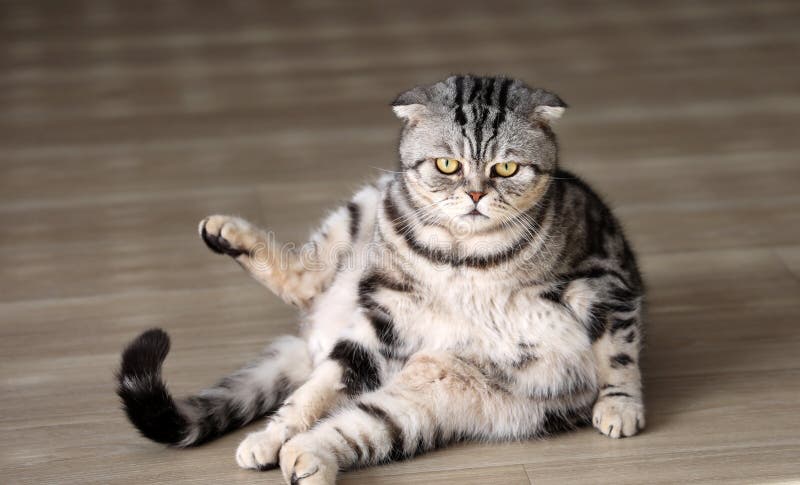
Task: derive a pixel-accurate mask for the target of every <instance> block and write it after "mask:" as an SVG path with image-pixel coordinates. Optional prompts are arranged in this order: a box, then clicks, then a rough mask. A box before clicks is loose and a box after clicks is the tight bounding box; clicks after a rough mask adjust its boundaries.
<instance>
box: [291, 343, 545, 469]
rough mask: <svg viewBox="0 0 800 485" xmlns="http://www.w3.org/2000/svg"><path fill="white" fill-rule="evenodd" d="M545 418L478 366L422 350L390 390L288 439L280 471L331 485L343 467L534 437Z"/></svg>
mask: <svg viewBox="0 0 800 485" xmlns="http://www.w3.org/2000/svg"><path fill="white" fill-rule="evenodd" d="M542 419H543V412H542V409H541V408H537V407H536V404H535V403H533V401H532V400H531V399H530V398H527V397H525V398H518V397H516V396H514V395H512V394H511V393H509V392H507V391H503V390H499V389H497V388H496V387H495V386H492V385H491V383H490V382H489V381H488V380H487V378H486V376H484V375H483V374H482V373H481V372H480V370H479V369H478V368H477V367H475V366H474V365H471V364H469V363H467V362H465V361H462V360H461V359H458V358H457V357H454V356H452V355H449V354H445V353H421V354H417V355H415V356H413V357H412V358H411V359H410V360H409V361H408V363H407V364H406V365H405V367H403V369H402V370H401V371H400V372H399V373H398V374H397V375H396V376H395V377H394V378H393V379H392V380H391V381H389V382H388V383H387V384H386V385H385V386H384V387H382V388H380V389H378V390H376V391H374V392H369V393H365V394H363V395H361V396H359V397H358V398H356V399H355V400H353V402H352V403H351V404H349V405H346V406H344V407H343V408H342V409H341V410H339V411H337V412H336V413H334V414H333V415H331V416H330V417H328V418H326V419H324V420H321V421H320V422H319V423H317V425H315V426H314V427H313V428H312V429H311V430H310V431H308V432H305V433H301V434H298V435H296V436H295V437H293V438H292V439H290V440H289V441H288V442H286V444H284V446H283V447H282V448H281V451H280V466H281V470H282V472H283V476H284V478H285V480H286V482H287V483H291V484H299V485H322V484H325V485H329V484H332V483H335V479H336V475H337V472H338V470H340V469H341V470H345V469H348V468H352V467H356V466H364V465H375V464H378V463H382V462H386V461H390V460H398V459H402V458H406V457H410V456H413V455H416V454H418V453H421V452H424V451H426V450H430V449H432V448H435V447H437V446H441V445H442V444H444V443H446V442H448V441H452V440H455V439H458V438H478V439H519V438H522V437H526V436H530V435H532V434H535V432H536V430H537V429H538V427H539V426H540V425H541V422H542Z"/></svg>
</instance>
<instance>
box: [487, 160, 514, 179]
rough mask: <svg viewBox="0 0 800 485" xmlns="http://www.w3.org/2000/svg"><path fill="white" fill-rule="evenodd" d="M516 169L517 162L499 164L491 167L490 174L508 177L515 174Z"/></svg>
mask: <svg viewBox="0 0 800 485" xmlns="http://www.w3.org/2000/svg"><path fill="white" fill-rule="evenodd" d="M518 168H519V165H517V162H501V163H495V164H494V165H493V166H492V172H494V173H495V174H496V175H499V176H501V177H510V176H512V175H514V174H515V173H517V169H518Z"/></svg>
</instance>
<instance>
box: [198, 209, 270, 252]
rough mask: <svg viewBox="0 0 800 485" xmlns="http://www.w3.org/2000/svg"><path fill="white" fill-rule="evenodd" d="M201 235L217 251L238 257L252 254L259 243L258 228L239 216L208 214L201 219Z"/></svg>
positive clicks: (207, 244) (210, 247)
mask: <svg viewBox="0 0 800 485" xmlns="http://www.w3.org/2000/svg"><path fill="white" fill-rule="evenodd" d="M199 232H200V237H201V238H202V239H203V242H205V243H206V246H208V248H209V249H210V250H212V251H214V252H215V253H218V254H227V255H228V256H230V257H232V258H237V257H239V256H241V255H243V254H250V253H251V252H252V251H253V250H254V248H255V246H256V245H257V244H258V241H259V239H258V230H257V229H255V228H254V227H253V226H252V225H251V224H250V223H249V222H247V221H245V220H244V219H241V218H239V217H232V216H220V215H214V216H208V217H206V218H205V219H203V220H202V221H200V227H199Z"/></svg>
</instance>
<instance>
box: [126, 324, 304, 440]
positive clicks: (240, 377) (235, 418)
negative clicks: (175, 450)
mask: <svg viewBox="0 0 800 485" xmlns="http://www.w3.org/2000/svg"><path fill="white" fill-rule="evenodd" d="M169 346H170V343H169V336H168V335H167V333H166V332H164V331H163V330H161V329H152V330H148V331H147V332H145V333H143V334H142V335H140V336H139V337H137V338H136V339H135V340H134V341H133V342H131V343H130V344H129V345H128V347H127V348H126V349H125V351H124V352H123V353H122V365H121V366H120V370H119V372H118V373H117V380H118V387H117V394H118V395H119V397H120V398H121V399H122V404H123V409H124V410H125V412H126V414H127V415H128V419H130V421H131V423H133V425H134V426H136V428H137V429H138V430H139V431H140V432H141V433H142V435H144V436H145V437H146V438H149V439H151V440H153V441H156V442H158V443H166V444H169V445H173V446H177V447H187V446H194V445H199V444H201V443H204V442H206V441H210V440H212V439H214V438H216V437H218V436H220V435H222V434H224V433H226V432H228V431H231V430H233V429H236V428H240V427H242V426H244V425H245V424H247V423H249V422H251V421H253V420H254V419H256V418H259V417H261V416H264V415H266V414H268V413H270V412H271V411H273V410H274V409H275V408H276V407H277V406H278V405H280V404H281V403H282V402H283V400H284V399H285V398H286V396H288V394H289V393H291V392H292V391H293V390H294V389H295V388H297V387H298V386H299V385H300V384H301V383H302V382H303V381H305V379H307V377H308V375H309V374H310V372H311V361H310V357H309V356H308V350H307V347H306V344H305V342H303V341H302V340H300V339H298V338H296V337H283V338H281V339H278V340H277V341H276V342H275V343H273V344H272V345H270V346H269V347H267V349H266V350H265V352H264V354H263V355H262V357H261V359H259V360H258V361H256V362H254V363H252V364H250V365H248V366H246V367H244V368H242V369H240V370H238V371H236V372H235V373H233V374H232V375H230V376H228V377H225V378H224V379H222V380H221V381H220V382H219V383H218V384H216V385H215V386H213V387H211V388H209V389H205V390H203V391H201V392H199V393H198V394H197V395H195V396H191V397H188V398H185V399H181V400H175V399H174V398H173V397H172V395H171V394H170V392H169V391H168V390H167V386H166V384H165V383H164V380H163V379H162V377H161V365H162V364H163V363H164V359H165V358H166V356H167V353H168V352H169Z"/></svg>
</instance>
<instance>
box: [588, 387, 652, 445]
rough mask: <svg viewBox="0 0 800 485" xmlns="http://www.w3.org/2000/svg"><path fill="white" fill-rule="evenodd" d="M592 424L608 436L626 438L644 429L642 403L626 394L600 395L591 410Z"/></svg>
mask: <svg viewBox="0 0 800 485" xmlns="http://www.w3.org/2000/svg"><path fill="white" fill-rule="evenodd" d="M592 424H593V425H594V427H595V428H597V430H598V431H600V432H601V433H603V434H604V435H606V436H608V437H609V438H627V437H628V436H633V435H635V434H636V433H638V432H639V431H641V430H642V429H644V424H645V423H644V405H643V404H642V403H641V402H640V401H639V400H638V399H634V398H632V397H627V396H609V397H601V398H600V399H599V400H598V401H597V403H596V404H595V405H594V410H593V411H592Z"/></svg>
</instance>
